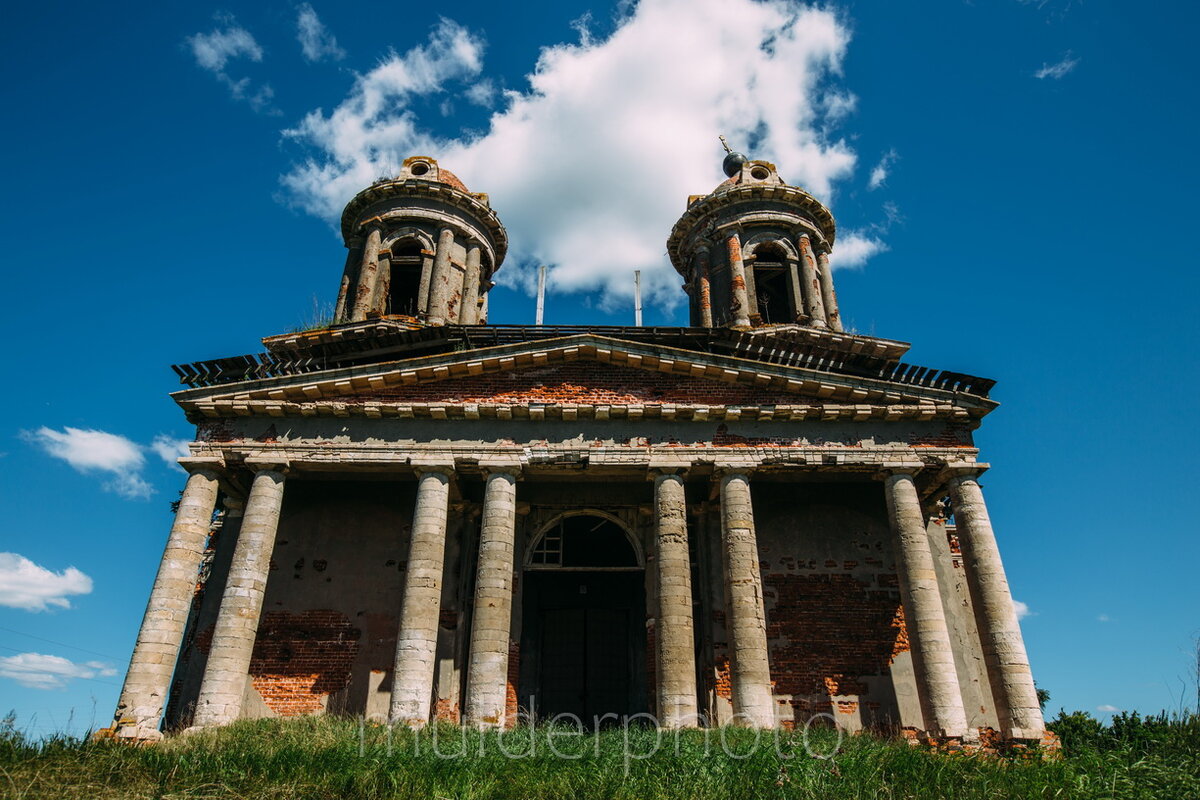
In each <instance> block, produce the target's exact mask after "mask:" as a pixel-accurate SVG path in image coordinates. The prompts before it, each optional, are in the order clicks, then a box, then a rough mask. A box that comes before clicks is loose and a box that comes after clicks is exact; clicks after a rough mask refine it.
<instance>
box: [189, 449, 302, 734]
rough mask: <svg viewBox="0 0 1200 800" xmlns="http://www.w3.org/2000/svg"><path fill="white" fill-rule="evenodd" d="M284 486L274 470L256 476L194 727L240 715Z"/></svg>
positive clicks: (223, 722) (267, 468) (224, 722)
mask: <svg viewBox="0 0 1200 800" xmlns="http://www.w3.org/2000/svg"><path fill="white" fill-rule="evenodd" d="M283 485H284V477H283V472H282V471H281V470H280V469H279V468H278V467H277V466H276V465H270V466H264V467H263V468H261V469H259V470H258V472H257V473H255V475H254V482H253V483H252V484H251V486H250V497H249V499H248V500H247V501H246V511H245V513H244V515H243V516H242V526H241V530H240V531H239V532H238V537H237V544H236V545H235V547H234V550H233V562H232V563H231V564H230V567H229V579H228V580H227V581H226V583H225V593H224V594H223V595H222V596H221V608H220V610H219V611H218V612H217V623H216V627H215V628H214V630H213V638H212V645H211V649H210V650H209V654H208V663H207V665H206V666H205V668H204V679H203V680H202V681H201V683H200V694H199V696H198V698H197V700H196V714H195V717H194V719H193V723H192V724H193V725H194V726H195V727H198V728H204V727H210V726H213V725H227V724H228V723H230V722H233V721H234V720H236V719H237V718H238V717H239V716H241V712H242V696H243V694H244V693H245V691H246V681H247V676H248V674H249V671H250V657H251V655H252V654H253V652H254V640H255V637H256V636H257V635H258V623H259V617H260V616H261V615H262V604H263V595H264V594H265V593H266V589H267V575H268V574H269V571H270V567H271V553H272V551H273V550H274V549H275V534H276V532H277V531H278V529H279V510H280V508H281V507H282V505H283Z"/></svg>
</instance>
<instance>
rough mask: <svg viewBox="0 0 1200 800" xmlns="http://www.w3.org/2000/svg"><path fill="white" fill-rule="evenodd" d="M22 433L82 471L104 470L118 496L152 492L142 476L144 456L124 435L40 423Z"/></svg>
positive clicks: (137, 496) (135, 495)
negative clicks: (45, 425) (33, 429)
mask: <svg viewBox="0 0 1200 800" xmlns="http://www.w3.org/2000/svg"><path fill="white" fill-rule="evenodd" d="M24 437H25V438H26V439H27V440H29V441H31V442H33V443H35V444H37V445H39V446H40V447H41V448H42V449H43V450H45V451H46V452H47V453H49V454H50V455H52V456H54V457H55V458H61V459H62V460H63V461H66V462H67V463H68V464H70V465H71V466H72V467H74V468H75V469H76V470H78V471H79V472H82V473H91V472H106V473H109V474H111V475H112V476H113V477H112V479H111V480H110V481H109V482H108V483H107V484H105V487H104V488H106V489H108V490H109V491H112V492H116V493H117V494H119V495H121V496H122V497H128V498H143V499H145V498H149V497H150V495H151V494H153V493H154V489H153V488H151V486H150V484H148V483H146V481H145V480H143V479H142V476H141V470H142V467H143V466H145V463H146V459H145V457H144V456H143V455H142V449H141V447H139V446H138V445H137V444H136V443H134V442H131V441H130V440H129V439H126V438H125V437H124V436H118V435H116V434H115V433H107V432H105V431H97V430H81V429H79V428H70V427H68V428H63V429H62V430H61V431H56V430H53V429H52V428H46V427H41V428H38V429H37V430H36V431H34V432H33V433H25V434H24Z"/></svg>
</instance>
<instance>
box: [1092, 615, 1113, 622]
mask: <svg viewBox="0 0 1200 800" xmlns="http://www.w3.org/2000/svg"><path fill="white" fill-rule="evenodd" d="M1096 621H1097V622H1112V617H1110V616H1109V615H1108V614H1100V615H1098V616H1097V617H1096Z"/></svg>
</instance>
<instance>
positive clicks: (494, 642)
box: [466, 466, 520, 728]
mask: <svg viewBox="0 0 1200 800" xmlns="http://www.w3.org/2000/svg"><path fill="white" fill-rule="evenodd" d="M519 469H520V468H519V467H517V466H513V467H507V468H491V469H490V470H489V471H488V474H487V486H486V488H485V490H484V497H483V520H482V523H481V525H480V534H479V565H478V568H477V571H476V576H475V606H474V610H473V613H472V618H471V652H470V657H469V662H468V665H467V713H466V717H467V724H468V725H473V726H475V727H477V728H497V727H503V726H504V724H505V719H504V714H505V709H506V706H507V699H508V697H507V683H508V650H509V638H510V627H511V624H512V595H513V569H514V567H515V565H514V563H513V553H514V542H515V537H516V521H517V473H518V471H519Z"/></svg>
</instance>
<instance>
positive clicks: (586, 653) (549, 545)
mask: <svg viewBox="0 0 1200 800" xmlns="http://www.w3.org/2000/svg"><path fill="white" fill-rule="evenodd" d="M523 583H524V589H523V593H522V597H521V605H522V615H521V616H522V636H521V651H520V652H521V660H520V677H519V691H518V697H519V702H520V704H521V705H522V706H523V707H525V708H526V709H528V710H529V711H531V712H533V713H534V714H536V716H537V717H538V718H539V719H549V718H553V717H555V716H557V715H562V714H567V715H574V717H576V718H578V719H579V720H580V722H581V723H582V724H583V725H584V726H586V727H588V728H597V727H606V726H609V725H616V724H619V722H620V720H621V719H622V718H623V717H627V716H630V715H633V714H637V713H642V712H646V711H648V710H649V701H648V696H647V687H646V634H645V623H646V589H645V570H644V559H643V557H642V552H641V549H640V547H639V546H638V545H637V540H636V538H635V537H633V536H632V534H631V532H630V531H629V530H628V528H627V527H626V526H625V525H624V524H623V523H621V522H620V521H619V520H618V519H617V518H615V517H613V516H611V515H609V514H606V513H604V512H599V511H595V512H589V511H582V512H574V513H568V514H563V515H561V516H559V517H558V518H556V519H554V520H552V521H551V522H550V523H549V524H547V525H545V526H543V527H542V529H541V530H540V531H539V533H538V534H537V535H536V536H535V537H534V538H533V541H532V542H531V543H530V545H529V549H528V551H527V556H526V558H525V572H524V581H523ZM567 719H570V717H568V718H567Z"/></svg>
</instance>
